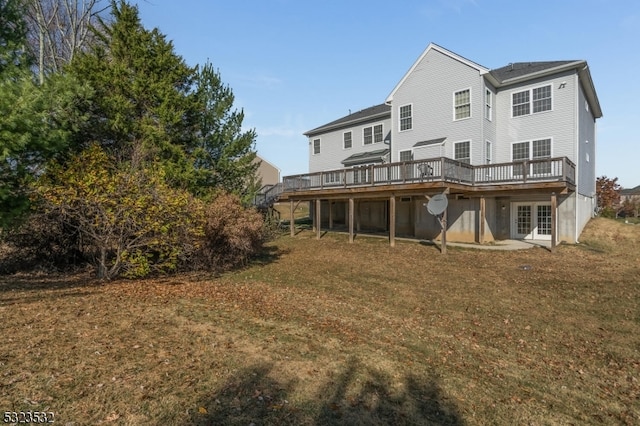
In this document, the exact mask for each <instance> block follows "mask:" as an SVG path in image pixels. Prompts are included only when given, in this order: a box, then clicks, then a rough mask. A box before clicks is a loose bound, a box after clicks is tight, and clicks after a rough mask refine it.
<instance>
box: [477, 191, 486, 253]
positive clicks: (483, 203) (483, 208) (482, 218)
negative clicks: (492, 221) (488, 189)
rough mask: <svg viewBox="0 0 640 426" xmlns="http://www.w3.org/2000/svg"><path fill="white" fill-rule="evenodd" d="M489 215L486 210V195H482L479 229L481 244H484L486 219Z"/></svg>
mask: <svg viewBox="0 0 640 426" xmlns="http://www.w3.org/2000/svg"><path fill="white" fill-rule="evenodd" d="M486 215H487V211H486V200H485V198H484V196H482V197H480V217H479V221H480V223H479V224H478V225H479V227H478V229H479V231H478V240H479V241H478V243H480V244H484V231H485V229H484V221H485V217H486Z"/></svg>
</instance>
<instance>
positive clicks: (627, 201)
mask: <svg viewBox="0 0 640 426" xmlns="http://www.w3.org/2000/svg"><path fill="white" fill-rule="evenodd" d="M618 215H621V216H635V217H639V216H640V185H638V186H636V187H635V188H623V189H621V190H620V203H619V204H618Z"/></svg>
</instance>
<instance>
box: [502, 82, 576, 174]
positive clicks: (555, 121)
mask: <svg viewBox="0 0 640 426" xmlns="http://www.w3.org/2000/svg"><path fill="white" fill-rule="evenodd" d="M547 84H551V99H552V110H551V111H545V112H540V113H536V114H529V115H524V116H520V117H512V116H511V115H512V113H511V98H512V94H513V93H514V92H520V91H522V90H526V89H532V88H535V87H540V86H544V85H547ZM578 90H579V82H578V76H577V74H576V73H575V72H566V73H562V74H558V75H555V76H553V77H552V78H545V79H539V80H532V81H528V82H526V83H523V84H517V85H513V86H509V87H508V88H504V89H501V90H500V91H499V92H498V94H497V98H498V99H497V101H498V102H497V105H496V108H495V109H496V120H497V138H496V139H497V141H496V142H497V145H496V147H495V148H494V150H495V153H496V158H495V161H494V162H495V163H508V162H510V161H512V148H511V144H513V143H514V142H524V141H530V140H534V139H543V138H545V139H546V138H551V156H552V157H567V158H569V159H570V160H571V161H573V162H574V163H576V150H575V144H576V140H577V134H576V131H577V129H576V126H575V125H571V123H575V115H576V100H577V91H578Z"/></svg>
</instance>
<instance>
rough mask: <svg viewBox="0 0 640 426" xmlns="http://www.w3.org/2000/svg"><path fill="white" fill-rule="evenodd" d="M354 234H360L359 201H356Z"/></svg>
mask: <svg viewBox="0 0 640 426" xmlns="http://www.w3.org/2000/svg"><path fill="white" fill-rule="evenodd" d="M356 232H360V201H356Z"/></svg>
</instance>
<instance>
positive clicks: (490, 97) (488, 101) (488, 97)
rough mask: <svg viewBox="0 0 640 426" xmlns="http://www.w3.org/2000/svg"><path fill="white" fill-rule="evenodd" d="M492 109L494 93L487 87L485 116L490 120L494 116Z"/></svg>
mask: <svg viewBox="0 0 640 426" xmlns="http://www.w3.org/2000/svg"><path fill="white" fill-rule="evenodd" d="M492 109H493V93H491V90H489V89H487V91H486V92H485V94H484V118H486V119H487V120H489V121H491V120H492V118H493V117H492V114H493V111H492Z"/></svg>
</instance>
